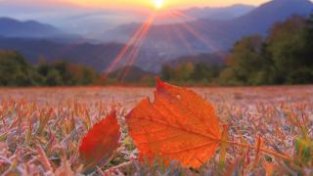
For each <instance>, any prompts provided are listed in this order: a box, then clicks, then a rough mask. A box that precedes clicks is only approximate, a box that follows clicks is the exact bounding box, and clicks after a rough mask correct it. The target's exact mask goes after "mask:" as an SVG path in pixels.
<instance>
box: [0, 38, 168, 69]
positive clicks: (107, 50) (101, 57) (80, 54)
mask: <svg viewBox="0 0 313 176" xmlns="http://www.w3.org/2000/svg"><path fill="white" fill-rule="evenodd" d="M124 46H125V45H124V44H118V43H106V44H91V43H86V42H84V43H61V42H55V41H50V40H46V39H33V38H4V37H0V49H5V50H15V51H18V52H20V53H21V54H23V55H24V56H25V57H26V59H27V60H28V61H29V62H30V63H33V64H36V63H38V62H39V61H40V60H42V59H44V60H46V61H48V62H54V61H58V60H66V61H68V62H71V63H77V64H82V65H86V66H90V67H93V68H95V69H96V70H98V71H105V69H106V68H107V67H108V66H109V65H110V64H111V63H112V62H113V60H114V59H115V58H116V57H117V55H118V54H119V53H120V51H121V49H122V48H123V47H124ZM130 48H132V47H130ZM156 55H157V53H155V52H147V51H141V52H140V54H139V55H138V56H137V57H136V61H135V65H139V66H141V67H142V68H145V70H153V71H157V70H158V69H159V68H160V65H161V63H160V62H161V61H162V60H161V59H160V58H158V57H156ZM146 58H151V61H148V62H147V59H146ZM125 62H126V61H125V58H123V60H122V62H120V63H119V64H118V65H116V67H117V68H118V67H122V66H123V65H124V64H125Z"/></svg>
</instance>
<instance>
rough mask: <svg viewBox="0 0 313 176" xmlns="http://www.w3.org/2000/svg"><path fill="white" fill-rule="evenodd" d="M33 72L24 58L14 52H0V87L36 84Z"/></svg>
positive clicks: (35, 76) (35, 75)
mask: <svg viewBox="0 0 313 176" xmlns="http://www.w3.org/2000/svg"><path fill="white" fill-rule="evenodd" d="M37 76H38V75H37V74H36V72H35V70H34V69H33V67H32V66H31V65H29V64H28V63H27V62H26V60H25V58H24V57H23V56H22V55H20V54H19V53H17V52H14V51H0V85H1V86H30V85H36V84H37V81H38V80H37V79H38V77H37Z"/></svg>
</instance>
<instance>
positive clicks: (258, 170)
mask: <svg viewBox="0 0 313 176" xmlns="http://www.w3.org/2000/svg"><path fill="white" fill-rule="evenodd" d="M193 89H194V90H195V91H196V92H197V93H199V94H200V95H201V96H202V97H204V98H205V99H206V100H208V101H210V102H211V103H212V104H213V105H214V106H215V109H216V112H217V114H218V117H219V118H220V120H221V121H222V122H223V124H227V125H228V127H229V138H230V139H231V140H233V141H241V142H242V143H249V144H251V145H256V139H257V136H261V137H262V139H263V145H264V146H265V147H267V148H268V149H271V150H273V151H276V152H277V153H284V154H286V155H288V156H289V157H290V159H291V161H283V160H281V159H279V158H276V157H273V156H270V155H265V154H264V155H263V154H258V155H256V151H254V150H253V149H250V150H248V149H245V148H240V147H237V146H228V147H227V154H226V163H225V165H223V166H221V165H220V162H219V151H217V152H216V154H215V156H214V158H213V159H212V160H211V161H208V163H207V164H206V165H205V166H203V167H202V169H200V170H192V169H191V170H190V169H180V168H179V167H176V166H172V167H171V168H169V169H163V168H162V167H161V166H158V167H157V168H154V167H153V168H152V167H148V166H145V165H144V164H139V163H138V162H137V161H136V156H137V151H136V150H135V148H134V146H133V145H132V143H131V140H130V139H129V137H127V134H126V133H127V132H126V131H127V130H126V129H123V132H124V135H123V139H122V140H121V143H122V147H121V149H119V151H118V153H117V154H116V155H115V158H113V160H112V161H111V162H110V163H106V164H103V165H100V166H99V168H98V169H97V171H96V172H95V174H99V175H101V174H104V173H105V172H106V173H108V172H109V171H108V170H107V169H108V168H115V169H111V170H110V173H108V174H109V175H231V174H232V173H234V174H237V175H249V174H251V173H253V174H255V175H266V174H268V175H282V174H290V175H296V174H298V173H301V174H302V175H312V174H313V168H312V166H313V161H312V151H313V150H312V137H313V86H293V87H255V88H253V87H251V88H248V87H247V88H193ZM146 96H149V97H152V96H153V89H151V88H118V87H107V88H101V87H95V88H84V87H81V88H26V89H0V173H1V174H4V175H53V173H55V175H62V174H63V175H74V174H77V173H81V172H82V171H83V170H82V169H83V167H82V165H81V162H80V160H79V157H78V147H79V143H80V140H81V138H82V137H83V135H84V134H86V133H87V130H88V129H89V128H91V126H92V125H93V124H95V123H96V122H97V121H99V120H100V119H101V118H103V117H104V116H105V115H107V114H108V113H109V112H110V111H111V109H116V110H117V112H118V116H119V118H120V119H119V120H120V123H123V119H124V117H125V115H126V114H127V113H128V112H129V111H130V109H131V108H133V107H134V106H135V105H136V104H137V103H138V102H139V101H140V100H141V99H142V98H144V97H146ZM296 141H297V142H296ZM299 141H300V142H299ZM299 143H300V144H299ZM302 143H303V145H302ZM296 144H297V145H296ZM297 146H300V148H301V149H303V150H304V149H308V152H302V150H300V149H299V147H298V148H297ZM1 174H0V175H1Z"/></svg>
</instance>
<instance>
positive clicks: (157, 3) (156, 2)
mask: <svg viewBox="0 0 313 176" xmlns="http://www.w3.org/2000/svg"><path fill="white" fill-rule="evenodd" d="M153 3H154V6H155V8H156V9H161V8H162V7H163V6H164V0H153Z"/></svg>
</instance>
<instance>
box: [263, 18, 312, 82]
mask: <svg viewBox="0 0 313 176" xmlns="http://www.w3.org/2000/svg"><path fill="white" fill-rule="evenodd" d="M306 29H307V23H306V20H305V19H304V18H302V17H298V16H295V17H292V18H290V19H289V20H287V21H285V22H283V23H278V24H276V25H275V26H274V27H273V28H272V30H271V32H270V35H269V37H268V47H267V49H268V52H269V53H270V56H271V58H272V60H273V65H274V68H275V70H274V71H275V76H276V78H275V80H276V83H290V84H297V83H304V82H307V81H308V82H309V80H307V81H304V80H302V78H300V76H304V75H303V74H304V73H307V74H309V75H311V74H312V73H310V72H308V71H306V72H304V71H303V70H309V69H312V59H311V58H309V57H308V55H307V53H306V52H307V51H306V50H308V48H307V47H308V46H307V45H308V43H307V39H306V35H307V34H306ZM297 75H298V76H297Z"/></svg>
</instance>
